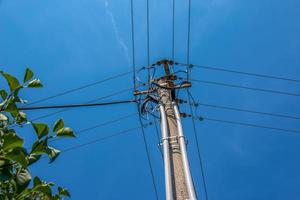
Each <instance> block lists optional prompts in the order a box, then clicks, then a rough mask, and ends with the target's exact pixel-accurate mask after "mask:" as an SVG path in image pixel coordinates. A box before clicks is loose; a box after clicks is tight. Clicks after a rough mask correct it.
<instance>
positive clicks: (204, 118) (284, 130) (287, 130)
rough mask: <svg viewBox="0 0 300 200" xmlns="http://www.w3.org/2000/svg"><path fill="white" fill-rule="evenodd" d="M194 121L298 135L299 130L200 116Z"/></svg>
mask: <svg viewBox="0 0 300 200" xmlns="http://www.w3.org/2000/svg"><path fill="white" fill-rule="evenodd" d="M196 119H198V120H200V121H202V120H208V121H214V122H221V123H227V124H235V125H241V126H248V127H254V128H262V129H269V130H276V131H280V132H287V133H300V130H292V129H284V128H277V127H272V126H264V125H258V124H251V123H246V122H238V121H229V120H223V119H217V118H210V117H202V116H201V117H196Z"/></svg>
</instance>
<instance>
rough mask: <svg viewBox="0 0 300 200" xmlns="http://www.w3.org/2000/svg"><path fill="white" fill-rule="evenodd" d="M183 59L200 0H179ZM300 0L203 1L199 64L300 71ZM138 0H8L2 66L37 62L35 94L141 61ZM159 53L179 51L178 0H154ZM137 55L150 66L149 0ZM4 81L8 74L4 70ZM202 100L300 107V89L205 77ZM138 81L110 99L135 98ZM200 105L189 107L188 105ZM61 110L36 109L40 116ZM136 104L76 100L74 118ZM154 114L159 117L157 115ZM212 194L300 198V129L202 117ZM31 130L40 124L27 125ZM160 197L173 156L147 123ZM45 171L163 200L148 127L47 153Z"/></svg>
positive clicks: (93, 94) (286, 109)
mask: <svg viewBox="0 0 300 200" xmlns="http://www.w3.org/2000/svg"><path fill="white" fill-rule="evenodd" d="M175 10H176V13H175V60H176V61H178V62H182V63H186V52H187V20H188V1H187V0H177V1H176V9H175ZM299 10H300V1H298V0H285V1H279V0H252V1H238V0H201V1H200V0H192V8H191V48H190V62H191V63H193V64H198V65H206V66H219V67H224V68H227V69H233V70H240V71H248V72H253V73H261V74H267V75H274V76H282V77H289V78H293V79H299V73H300V57H299V55H300V38H299V35H300V23H299V18H300V12H299ZM130 19H131V18H130V1H129V0H113V1H112V0H111V1H106V0H88V1H83V0H64V1H62V0H39V1H37V0H26V1H21V0H0V69H1V70H4V71H6V72H9V73H11V74H14V75H15V76H18V77H20V78H22V77H23V73H24V71H25V68H26V67H27V66H30V68H31V69H32V70H33V71H34V72H35V74H36V76H37V77H39V78H40V79H41V80H42V82H43V84H44V86H45V87H44V88H43V89H32V90H28V91H26V92H23V93H22V96H23V97H25V98H27V100H29V102H30V101H35V100H38V99H40V98H43V97H47V96H51V95H55V94H57V93H60V92H63V91H65V90H68V89H71V88H75V87H79V86H81V85H84V84H88V83H91V82H94V81H97V80H101V79H105V78H107V77H109V76H113V75H115V74H117V73H122V72H126V71H129V70H131V68H132V44H131V21H130ZM149 21H150V61H151V63H152V62H156V61H157V60H158V59H162V58H171V57H172V51H171V50H172V48H171V47H172V1H171V0H151V1H150V19H149ZM134 23H135V30H134V33H135V44H136V46H135V50H136V54H135V56H136V65H137V66H140V67H142V66H145V65H147V51H146V50H147V46H146V44H147V43H146V35H147V32H146V27H147V26H146V1H140V0H135V1H134ZM191 77H192V78H194V79H201V80H209V81H219V82H225V83H231V84H240V85H244V86H249V87H259V88H264V89H274V90H281V91H286V92H293V93H300V84H299V83H292V82H287V81H279V80H272V79H263V78H255V77H249V76H242V75H237V74H228V73H224V72H217V71H209V70H203V69H197V68H194V69H193V72H192V74H191ZM0 84H1V88H2V87H4V85H5V82H4V81H3V80H0ZM130 87H132V74H129V75H128V76H124V77H122V78H118V79H116V80H113V81H110V82H106V83H104V84H99V85H97V86H94V87H90V88H87V89H85V90H81V91H80V92H75V93H72V94H69V95H65V96H62V97H59V98H54V99H51V100H49V101H47V102H43V103H40V104H39V105H58V104H71V103H85V102H88V101H89V100H92V99H95V98H99V97H103V96H106V95H108V94H111V93H113V92H115V91H118V90H123V89H127V88H130ZM191 92H192V94H193V96H194V98H195V100H196V101H198V102H202V103H211V104H218V105H225V106H235V107H239V108H247V109H254V110H259V111H264V112H272V113H279V114H290V115H295V116H300V106H299V97H295V96H294V97H293V96H285V95H278V94H270V93H263V92H255V91H249V90H241V89H236V88H226V87H220V86H212V85H205V84H200V83H194V84H193V87H192V89H191ZM180 97H181V98H183V99H186V98H187V95H186V93H185V92H182V93H181V95H180ZM132 98H133V96H132V91H127V92H124V93H120V94H118V95H116V96H113V97H110V98H107V99H104V100H102V101H112V100H128V99H132ZM180 108H181V109H182V111H185V112H187V113H188V112H189V109H188V108H187V105H182V106H181V107H180ZM51 112H55V111H51V110H44V111H28V112H27V113H28V116H29V118H30V119H33V118H36V117H39V116H42V115H44V114H48V113H51ZM136 112H137V110H136V105H134V104H128V105H114V106H108V107H94V108H80V109H71V110H69V111H67V112H63V113H60V114H57V115H54V116H51V117H48V118H44V119H41V120H40V121H42V122H47V123H50V124H52V123H54V122H55V120H56V119H58V118H60V117H63V118H64V120H65V123H66V124H67V125H68V126H71V127H72V128H73V129H74V130H75V132H76V131H79V130H82V129H84V128H87V127H91V126H94V125H97V124H101V123H103V122H105V121H109V120H114V119H116V118H119V117H122V116H126V115H128V114H134V113H136ZM198 115H199V116H206V117H211V118H218V119H223V120H234V121H239V122H247V123H255V124H259V125H266V126H273V127H278V128H287V129H294V130H300V124H299V121H298V120H292V119H283V118H276V117H268V116H261V115H255V114H249V113H241V112H234V111H228V110H219V109H212V108H206V107H201V106H200V107H199V109H198ZM145 123H147V122H145ZM196 125H197V134H198V137H199V144H200V151H201V154H202V159H203V169H204V175H205V180H206V185H207V192H208V197H209V198H208V199H210V200H241V199H243V200H266V199H272V200H282V199H285V200H295V199H298V198H299V196H300V188H299V185H300V173H299V168H300V159H299V155H300V148H299V146H300V135H299V134H291V133H286V132H280V131H274V130H266V129H259V128H250V127H243V126H237V125H230V124H222V123H216V122H211V121H206V120H204V121H202V122H197V124H196ZM137 126H139V122H138V118H137V116H136V115H134V116H132V117H131V118H128V119H126V120H122V121H120V122H118V123H115V124H110V125H108V126H104V127H101V128H99V129H95V130H93V131H89V132H85V133H82V134H80V135H78V137H77V138H76V139H72V140H63V141H55V142H53V145H54V146H55V147H57V148H59V149H61V150H63V149H67V148H69V147H72V146H74V145H80V144H84V143H87V142H89V141H92V140H95V139H97V138H101V137H103V136H107V135H111V134H114V133H116V132H119V131H122V130H125V129H129V128H134V127H137ZM183 127H184V129H185V134H186V136H187V139H188V151H189V159H190V164H191V170H192V174H193V178H194V181H195V187H196V190H197V193H198V197H199V199H204V197H205V196H204V190H203V182H202V177H201V171H200V165H199V160H198V156H197V149H196V143H195V137H194V134H193V131H192V130H193V129H192V124H191V119H189V118H186V119H183ZM20 134H21V135H22V136H23V137H25V138H26V139H27V143H26V145H29V144H30V142H31V141H33V139H34V137H35V135H34V133H33V130H32V128H31V127H29V126H28V127H26V128H24V129H22V130H20ZM146 137H147V141H148V145H149V150H150V159H151V162H152V165H153V170H154V176H155V182H156V185H157V189H158V195H159V199H164V197H165V190H164V174H163V162H162V156H161V153H160V151H159V149H158V146H157V144H158V141H157V137H156V133H155V128H154V127H149V128H147V129H146ZM31 171H32V173H33V174H34V175H38V176H40V177H42V178H43V179H44V180H47V181H53V182H55V183H57V185H61V186H65V187H67V188H68V189H69V190H70V192H71V194H72V199H74V200H82V199H112V200H119V199H137V200H138V199H144V200H152V199H155V193H154V190H153V185H152V181H151V174H150V171H149V166H148V162H147V157H146V152H145V149H144V144H143V138H142V134H141V131H140V130H135V131H132V132H130V133H128V134H125V135H122V136H118V137H114V138H112V139H109V140H105V141H100V142H98V143H94V144H91V145H88V146H84V147H82V148H79V149H75V150H72V151H69V152H66V153H63V154H61V155H60V157H59V158H58V159H57V161H56V162H54V163H53V164H50V165H49V164H48V161H47V160H43V161H41V162H40V163H39V164H36V165H35V166H33V167H32V168H31Z"/></svg>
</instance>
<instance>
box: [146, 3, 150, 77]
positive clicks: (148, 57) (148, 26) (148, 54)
mask: <svg viewBox="0 0 300 200" xmlns="http://www.w3.org/2000/svg"><path fill="white" fill-rule="evenodd" d="M147 64H148V66H150V24H149V0H147ZM150 79H151V77H150V68H148V82H150Z"/></svg>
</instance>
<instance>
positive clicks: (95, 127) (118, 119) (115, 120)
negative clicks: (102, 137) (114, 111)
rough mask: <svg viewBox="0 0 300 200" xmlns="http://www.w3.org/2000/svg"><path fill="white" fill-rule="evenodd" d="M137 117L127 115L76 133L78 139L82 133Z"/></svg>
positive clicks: (54, 139)
mask: <svg viewBox="0 0 300 200" xmlns="http://www.w3.org/2000/svg"><path fill="white" fill-rule="evenodd" d="M135 115H136V113H132V114H129V115H126V116H123V117H119V118H117V119H113V120H109V121H106V122H102V123H100V124H97V125H94V126H91V127H88V128H84V129H81V130H79V131H75V134H76V137H77V136H78V135H79V134H81V133H84V132H88V131H91V130H95V129H97V128H100V127H103V126H107V125H109V124H113V123H116V122H119V121H122V120H124V119H128V118H130V117H133V116H135ZM60 139H62V138H57V137H56V138H53V139H52V140H51V142H52V141H56V140H60Z"/></svg>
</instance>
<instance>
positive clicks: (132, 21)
mask: <svg viewBox="0 0 300 200" xmlns="http://www.w3.org/2000/svg"><path fill="white" fill-rule="evenodd" d="M130 11H131V12H130V13H131V42H132V69H133V84H134V90H136V69H135V43H134V20H133V18H134V16H133V0H131V1H130Z"/></svg>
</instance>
